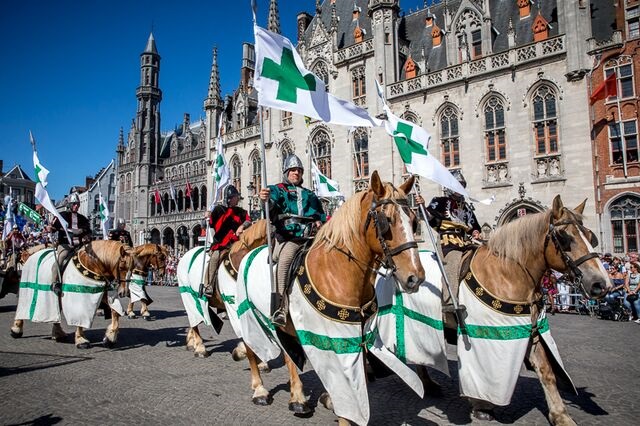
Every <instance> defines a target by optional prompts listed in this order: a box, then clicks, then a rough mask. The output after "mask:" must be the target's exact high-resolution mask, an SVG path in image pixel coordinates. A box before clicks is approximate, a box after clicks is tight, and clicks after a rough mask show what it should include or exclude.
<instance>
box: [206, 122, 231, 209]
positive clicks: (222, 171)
mask: <svg viewBox="0 0 640 426" xmlns="http://www.w3.org/2000/svg"><path fill="white" fill-rule="evenodd" d="M223 134H224V124H223V122H222V116H220V121H219V122H218V137H217V138H216V159H215V161H214V163H213V183H214V185H215V190H214V192H213V202H212V203H211V207H210V208H209V210H213V208H214V207H215V204H216V203H217V202H218V201H219V200H221V199H222V191H223V190H224V188H225V186H227V185H228V184H229V182H230V181H231V173H230V172H229V165H228V164H227V161H226V160H225V158H224V144H223V141H222V135H223Z"/></svg>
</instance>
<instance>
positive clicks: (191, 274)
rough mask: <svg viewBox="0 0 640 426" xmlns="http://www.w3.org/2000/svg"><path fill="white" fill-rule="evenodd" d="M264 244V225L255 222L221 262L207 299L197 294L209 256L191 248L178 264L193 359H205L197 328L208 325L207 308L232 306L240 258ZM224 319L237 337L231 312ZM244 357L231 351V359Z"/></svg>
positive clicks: (265, 229)
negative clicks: (216, 284) (232, 357)
mask: <svg viewBox="0 0 640 426" xmlns="http://www.w3.org/2000/svg"><path fill="white" fill-rule="evenodd" d="M266 243H267V221H266V220H264V219H263V220H258V221H256V222H255V223H254V224H253V225H251V226H250V227H249V228H248V229H246V230H245V231H244V232H243V233H242V234H241V235H240V237H239V240H238V241H236V242H235V243H233V244H232V245H231V248H230V249H229V254H228V256H227V257H226V258H225V259H223V260H222V262H221V264H220V267H219V268H218V286H217V288H216V289H215V292H214V294H213V296H212V297H211V298H207V296H205V295H204V294H202V295H201V294H200V284H201V283H202V281H203V277H204V275H203V273H205V272H206V270H207V264H208V263H209V256H208V255H207V254H206V253H205V250H204V247H195V248H193V249H191V250H189V251H188V252H187V253H185V255H184V256H182V258H181V259H180V262H179V263H178V268H177V269H178V273H177V275H178V285H179V290H180V294H181V296H182V301H183V303H184V305H185V309H186V311H187V314H188V316H189V324H190V328H189V331H188V333H187V338H186V343H187V349H188V350H190V351H193V353H194V356H196V357H201V358H204V357H207V356H209V353H208V352H207V349H206V348H205V346H204V343H203V341H202V337H201V336H200V331H199V330H198V325H199V324H200V323H202V322H204V323H205V324H207V325H211V319H210V315H209V311H208V307H209V306H213V307H215V308H217V309H223V308H224V307H225V302H227V303H231V304H233V302H234V300H235V297H236V276H237V274H238V267H239V265H240V261H241V260H242V258H243V257H244V256H245V255H246V254H247V253H248V252H249V251H250V250H252V249H254V248H256V247H259V246H262V245H264V244H266ZM203 261H204V264H203ZM227 316H228V318H229V321H230V323H231V326H232V327H233V329H234V331H235V332H236V334H237V335H238V336H240V334H239V330H240V327H239V325H238V324H237V316H236V315H235V310H234V309H229V310H227ZM243 357H244V349H243V346H242V345H239V346H238V348H236V349H235V350H234V359H235V360H236V361H239V360H240V359H242V358H243Z"/></svg>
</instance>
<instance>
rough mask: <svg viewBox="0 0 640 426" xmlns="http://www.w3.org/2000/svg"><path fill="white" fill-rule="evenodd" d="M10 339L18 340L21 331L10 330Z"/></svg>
mask: <svg viewBox="0 0 640 426" xmlns="http://www.w3.org/2000/svg"><path fill="white" fill-rule="evenodd" d="M11 337H13V338H14V339H19V338H21V337H22V330H21V331H18V332H15V331H13V330H11Z"/></svg>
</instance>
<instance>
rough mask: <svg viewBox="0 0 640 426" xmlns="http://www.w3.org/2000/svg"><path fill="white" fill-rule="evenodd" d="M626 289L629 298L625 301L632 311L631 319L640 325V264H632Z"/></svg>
mask: <svg viewBox="0 0 640 426" xmlns="http://www.w3.org/2000/svg"><path fill="white" fill-rule="evenodd" d="M624 288H625V290H626V291H627V297H626V299H625V302H626V304H627V305H628V308H630V309H631V319H632V320H634V321H635V322H636V324H640V318H639V317H638V314H639V313H640V298H639V297H638V292H639V291H640V263H638V262H637V261H636V262H633V261H632V262H630V264H629V272H628V273H627V276H626V277H625V284H624Z"/></svg>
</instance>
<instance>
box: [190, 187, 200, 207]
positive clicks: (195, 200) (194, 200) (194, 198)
mask: <svg viewBox="0 0 640 426" xmlns="http://www.w3.org/2000/svg"><path fill="white" fill-rule="evenodd" d="M191 204H193V209H194V210H198V208H199V207H200V194H199V191H198V187H197V186H194V187H193V189H192V190H191Z"/></svg>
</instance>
